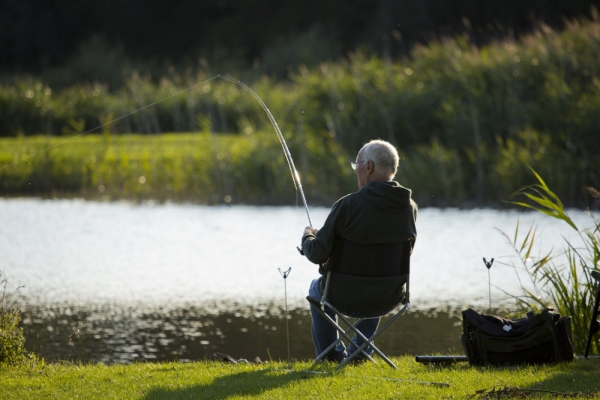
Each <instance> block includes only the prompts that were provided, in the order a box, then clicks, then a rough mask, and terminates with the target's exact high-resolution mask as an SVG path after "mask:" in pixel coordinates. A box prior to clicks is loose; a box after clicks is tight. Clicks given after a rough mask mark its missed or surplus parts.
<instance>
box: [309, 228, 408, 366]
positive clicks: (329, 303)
mask: <svg viewBox="0 0 600 400" xmlns="http://www.w3.org/2000/svg"><path fill="white" fill-rule="evenodd" d="M413 245H414V240H409V241H406V242H399V243H392V244H360V243H355V242H350V241H348V240H344V239H341V238H336V241H335V243H334V247H333V252H332V255H331V257H330V258H329V260H328V262H327V264H326V265H325V266H324V267H325V269H326V272H327V275H326V280H325V284H324V285H323V286H324V287H321V293H322V296H321V298H320V299H318V298H315V297H311V296H307V300H308V301H309V303H310V305H311V306H312V307H313V308H314V309H315V310H317V311H318V313H319V314H320V315H322V316H323V317H324V318H325V319H326V320H327V321H328V322H329V323H330V324H331V325H332V326H334V327H335V328H336V329H337V331H338V332H339V333H340V334H341V336H339V337H338V339H337V340H336V341H335V342H334V343H332V344H331V345H330V346H329V347H328V348H327V349H325V350H324V351H323V352H322V353H321V354H319V355H318V356H317V358H315V360H314V361H315V363H316V362H318V361H320V360H321V359H323V358H325V357H326V356H327V354H328V353H329V351H331V350H332V349H333V348H335V347H336V346H337V345H338V344H339V343H340V342H341V341H342V340H344V339H346V340H348V341H352V338H351V337H350V334H352V333H354V334H355V335H356V336H358V337H359V338H360V339H362V341H363V343H362V344H361V345H360V346H359V347H358V349H357V350H356V351H354V352H353V353H352V354H349V355H348V357H346V359H345V360H344V361H342V362H341V363H340V364H339V365H338V368H339V367H343V366H344V365H346V364H348V363H349V362H350V361H352V360H353V359H355V358H356V357H357V356H359V355H362V356H364V357H365V358H367V359H369V360H371V361H373V362H375V360H373V358H372V357H371V356H369V355H368V354H367V353H366V351H365V350H366V349H367V347H370V348H371V349H373V352H374V353H377V354H378V355H379V356H380V357H381V358H382V359H383V360H384V361H385V362H386V363H388V364H389V365H390V366H391V367H392V368H394V369H395V368H396V365H395V364H394V363H393V362H392V361H390V359H389V358H388V357H386V355H385V354H383V352H382V351H381V350H379V349H378V348H377V347H376V346H375V345H374V340H375V338H377V337H378V336H379V335H380V334H381V333H382V332H383V331H385V330H386V329H387V328H388V327H389V326H390V325H391V324H392V323H393V322H394V321H395V320H396V319H398V317H400V316H401V315H402V314H403V313H404V312H405V311H406V310H407V309H408V306H409V304H410V299H409V276H410V255H411V253H412V248H413ZM322 281H323V280H322ZM321 283H323V282H321ZM326 309H330V310H332V311H333V312H334V313H335V317H336V318H335V319H337V317H339V318H340V319H341V320H342V321H344V323H345V324H346V325H347V326H348V328H347V329H344V328H342V327H341V326H340V325H339V324H338V323H337V322H336V320H335V319H333V318H331V317H330V316H329V315H328V314H327V313H326V312H325V310H326ZM392 311H395V313H393V315H392V316H391V317H390V319H389V320H388V321H387V322H386V323H385V324H384V325H383V326H381V327H379V328H378V329H377V330H376V331H375V333H374V334H373V335H372V336H371V337H369V338H367V337H365V336H364V335H363V334H362V333H361V332H360V331H359V330H358V328H357V326H358V325H359V324H360V323H361V322H362V321H363V320H365V319H367V318H379V317H383V316H385V315H387V314H389V313H390V312H392ZM348 318H356V321H355V322H354V323H352V322H351V321H350V320H349V319H348Z"/></svg>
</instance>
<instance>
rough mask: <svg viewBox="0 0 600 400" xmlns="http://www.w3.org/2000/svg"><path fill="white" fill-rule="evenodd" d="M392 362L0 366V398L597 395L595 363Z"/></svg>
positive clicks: (598, 363)
mask: <svg viewBox="0 0 600 400" xmlns="http://www.w3.org/2000/svg"><path fill="white" fill-rule="evenodd" d="M393 360H394V361H396V362H397V364H398V370H393V369H391V368H389V367H388V366H387V365H385V364H384V363H383V362H378V364H377V365H375V364H372V363H368V364H363V365H360V366H350V367H346V368H345V369H343V370H341V371H337V370H335V369H334V367H333V366H332V365H319V366H317V367H316V368H314V369H313V368H312V365H311V363H308V362H295V363H293V364H292V365H291V366H290V365H288V364H285V363H279V362H272V363H266V364H237V365H233V364H221V363H215V362H208V361H203V362H195V363H185V364H183V363H164V364H141V363H140V364H132V365H111V366H107V365H104V364H97V365H77V364H50V365H39V366H21V367H2V368H0V387H2V390H0V398H2V399H24V398H53V399H77V398H82V399H83V398H84V399H95V398H98V399H107V398H118V399H170V398H186V399H189V398H192V399H225V398H228V399H229V398H232V399H235V398H277V399H297V398H331V397H335V398H342V399H343V398H357V399H363V398H365V399H366V398H368V399H392V398H406V399H409V398H410V399H441V398H492V397H491V395H490V392H491V391H492V390H500V389H502V390H505V391H506V393H504V396H503V397H502V398H507V397H509V395H510V397H517V396H516V395H523V394H524V393H525V392H532V391H534V392H535V393H536V394H540V395H541V394H544V395H545V396H550V393H549V392H559V393H563V396H561V397H565V395H564V394H566V393H570V394H575V393H578V394H581V393H586V394H589V393H593V395H592V396H591V397H592V398H600V394H598V393H597V392H598V391H599V390H600V383H599V382H598V379H597V377H598V374H599V373H600V361H599V360H591V359H590V360H577V361H575V362H573V363H563V364H556V365H547V366H523V367H509V368H475V367H470V366H469V365H468V364H467V363H458V364H454V365H449V366H432V365H423V364H419V363H417V362H415V361H414V358H412V357H409V356H406V357H400V358H393ZM439 384H443V385H439ZM509 390H512V391H509ZM478 391H481V392H480V393H479V394H478ZM532 393H533V392H532ZM485 396H490V397H485ZM493 398H500V397H499V396H497V395H496V396H494V397H493Z"/></svg>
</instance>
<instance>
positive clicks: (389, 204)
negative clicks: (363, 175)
mask: <svg viewBox="0 0 600 400" xmlns="http://www.w3.org/2000/svg"><path fill="white" fill-rule="evenodd" d="M411 193H412V192H411V190H410V189H407V188H405V187H403V186H401V185H400V184H399V183H398V182H394V181H392V182H382V181H372V182H369V183H368V184H367V185H365V186H363V187H362V188H361V189H360V190H359V191H358V192H355V193H351V194H349V195H347V196H344V197H342V198H341V199H339V200H338V201H337V202H336V203H335V204H334V205H333V207H332V209H331V212H330V213H329V216H328V217H327V220H326V221H325V224H324V225H323V227H322V228H321V229H320V230H319V232H318V233H317V235H316V236H315V235H312V234H305V235H304V236H302V250H303V251H304V254H305V255H306V258H308V259H309V260H310V261H311V262H313V263H315V264H324V263H325V262H326V261H327V259H328V258H329V255H330V254H331V251H332V249H333V243H334V241H335V238H336V236H340V237H341V238H343V239H346V240H350V241H352V242H356V243H361V244H387V243H398V242H402V241H407V240H410V239H413V240H416V237H417V228H416V224H415V221H416V219H417V211H418V207H417V203H415V202H414V201H413V200H412V198H411Z"/></svg>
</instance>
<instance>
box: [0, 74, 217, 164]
mask: <svg viewBox="0 0 600 400" xmlns="http://www.w3.org/2000/svg"><path fill="white" fill-rule="evenodd" d="M217 78H218V76H213V77H212V78H209V79H206V80H204V81H202V82H198V83H195V84H193V85H192V86H189V87H188V88H186V89H183V90H180V91H179V92H177V93H174V94H172V95H169V96H167V97H165V98H163V99H160V100H158V101H155V102H154V103H150V104H147V105H145V106H143V107H141V108H138V109H137V110H135V111H132V112H130V113H128V114H125V115H122V116H120V117H118V118H115V119H113V120H112V121H109V122H106V123H104V124H102V125H98V126H96V127H95V128H92V129H90V130H87V131H85V132H83V133H80V134H78V135H75V136H72V137H70V138H68V139H65V140H63V141H62V142H59V143H56V144H55V145H52V146H50V147H47V148H45V149H43V150H40V151H38V152H37V153H33V154H30V155H28V156H24V157H23V158H21V159H20V160H16V161H13V162H11V163H8V164H5V165H3V166H1V167H0V170H3V169H4V168H7V167H10V166H12V165H17V164H18V163H19V162H22V161H26V160H29V159H31V158H33V157H35V156H37V155H40V154H42V153H45V152H47V151H49V150H52V149H54V148H56V147H58V146H61V145H63V144H65V143H67V142H69V141H71V140H73V139H77V138H78V137H81V136H84V135H87V134H88V133H90V132H93V131H95V130H96V129H100V128H104V127H105V126H108V125H110V124H113V123H115V122H117V121H120V120H122V119H124V118H127V117H130V116H132V115H133V114H136V113H138V112H140V111H143V110H145V109H146V108H149V107H152V106H155V105H157V104H160V103H162V102H163V101H166V100H169V99H170V98H173V97H175V96H178V95H180V94H181V93H185V92H187V91H190V90H192V89H194V88H196V87H198V86H200V85H202V84H204V83H207V82H210V81H212V80H213V79H217Z"/></svg>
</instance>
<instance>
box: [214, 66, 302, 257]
mask: <svg viewBox="0 0 600 400" xmlns="http://www.w3.org/2000/svg"><path fill="white" fill-rule="evenodd" d="M216 77H217V78H221V79H225V80H227V81H230V82H233V83H235V84H237V85H239V86H241V87H242V88H244V89H246V90H247V91H248V92H249V93H250V94H251V95H252V96H253V97H254V98H255V99H256V101H258V103H259V104H260V106H261V107H262V108H263V110H265V112H266V113H267V116H268V117H269V121H271V124H272V125H273V128H275V132H276V133H277V137H278V138H279V143H281V147H282V148H283V153H284V154H285V159H286V161H287V163H288V166H289V167H290V173H291V174H292V180H293V181H294V187H295V188H296V192H300V196H301V197H302V202H303V203H304V208H305V209H306V216H307V217H308V224H309V225H310V226H312V222H311V220H310V213H309V212H308V204H306V197H305V196H304V191H303V190H302V183H301V182H300V175H298V170H296V166H295V165H294V160H293V159H292V155H291V154H290V149H288V146H287V144H286V143H285V139H284V137H283V134H282V133H281V130H280V129H279V125H277V121H275V118H274V117H273V114H271V111H269V108H268V107H267V105H266V104H265V102H264V101H262V99H261V98H260V97H258V95H257V94H256V93H255V92H254V90H252V89H251V88H250V87H248V86H247V85H246V84H244V83H243V82H241V81H239V80H237V79H235V78H232V77H230V76H227V75H221V74H219V75H217V76H216ZM298 250H300V249H298Z"/></svg>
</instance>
